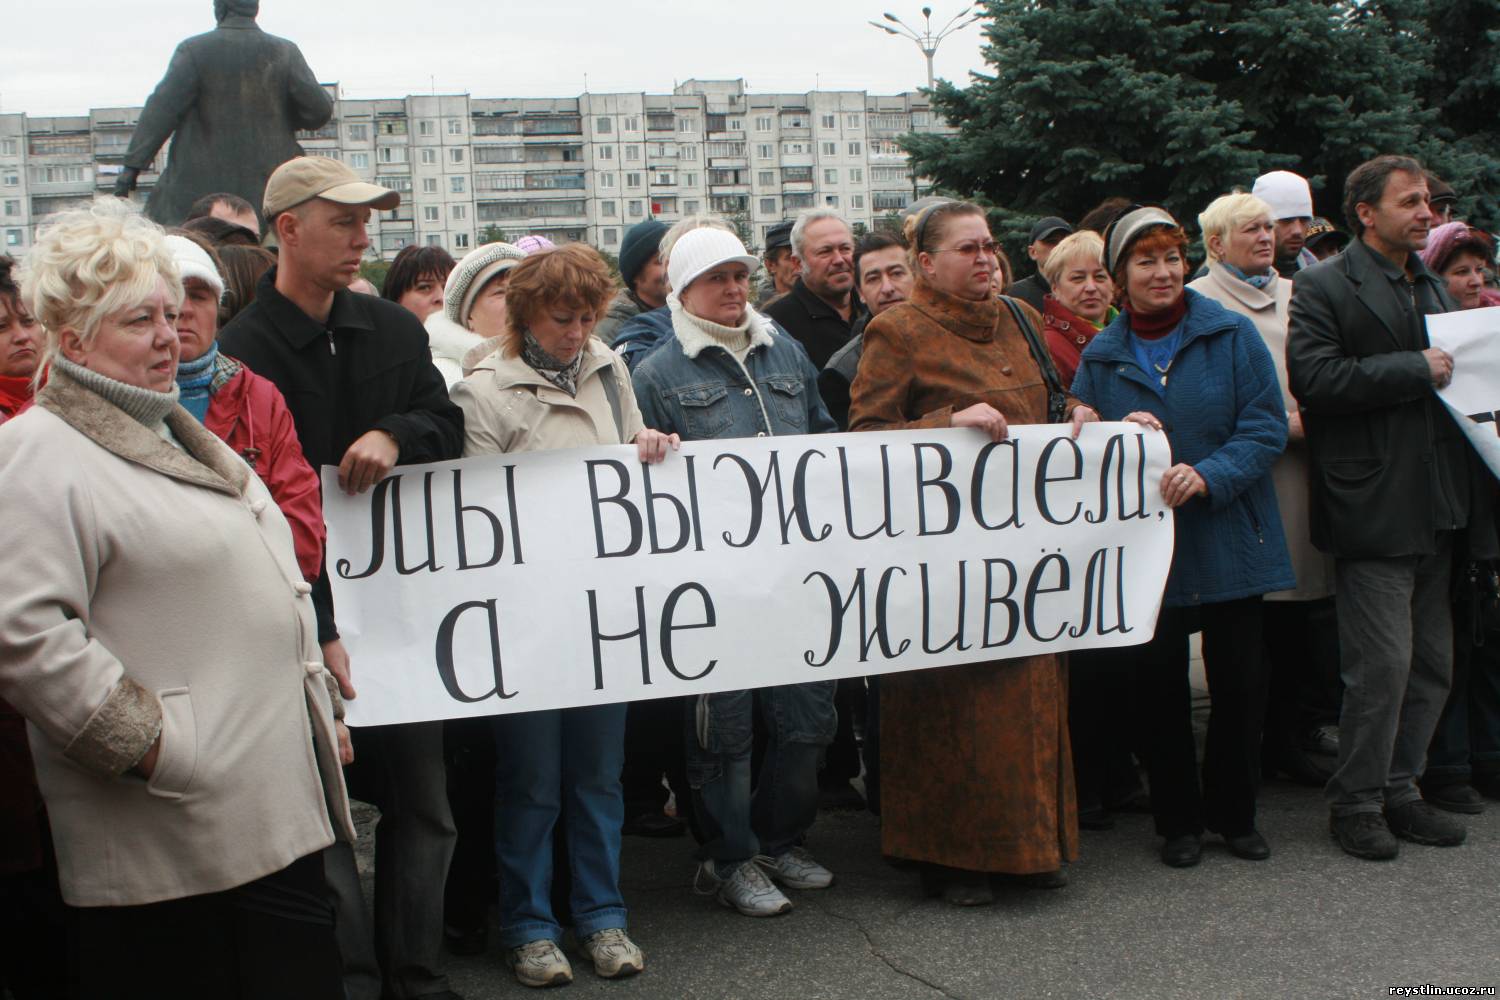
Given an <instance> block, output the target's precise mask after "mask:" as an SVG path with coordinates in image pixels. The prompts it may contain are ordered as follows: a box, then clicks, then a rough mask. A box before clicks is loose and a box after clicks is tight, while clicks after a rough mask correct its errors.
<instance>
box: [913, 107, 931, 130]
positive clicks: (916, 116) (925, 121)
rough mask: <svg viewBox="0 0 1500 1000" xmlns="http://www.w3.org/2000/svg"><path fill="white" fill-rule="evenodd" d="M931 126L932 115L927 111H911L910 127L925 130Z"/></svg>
mask: <svg viewBox="0 0 1500 1000" xmlns="http://www.w3.org/2000/svg"><path fill="white" fill-rule="evenodd" d="M931 124H932V113H931V112H929V111H913V112H912V113H911V127H912V128H925V127H926V126H928V125H931Z"/></svg>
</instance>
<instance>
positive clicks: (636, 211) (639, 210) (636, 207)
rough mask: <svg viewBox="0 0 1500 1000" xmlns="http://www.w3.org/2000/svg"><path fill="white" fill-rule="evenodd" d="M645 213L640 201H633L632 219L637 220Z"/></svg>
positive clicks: (631, 204)
mask: <svg viewBox="0 0 1500 1000" xmlns="http://www.w3.org/2000/svg"><path fill="white" fill-rule="evenodd" d="M643 211H644V210H643V209H642V208H641V203H640V202H638V201H632V202H631V203H630V217H631V218H632V219H634V218H637V217H638V216H640V215H641V213H642V212H643Z"/></svg>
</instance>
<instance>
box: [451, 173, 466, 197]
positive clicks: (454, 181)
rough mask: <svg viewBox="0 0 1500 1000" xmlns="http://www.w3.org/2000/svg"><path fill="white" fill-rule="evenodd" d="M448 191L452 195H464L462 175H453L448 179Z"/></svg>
mask: <svg viewBox="0 0 1500 1000" xmlns="http://www.w3.org/2000/svg"><path fill="white" fill-rule="evenodd" d="M448 190H449V191H450V192H452V193H453V194H463V193H464V179H463V175H461V174H455V175H454V176H452V177H450V178H448Z"/></svg>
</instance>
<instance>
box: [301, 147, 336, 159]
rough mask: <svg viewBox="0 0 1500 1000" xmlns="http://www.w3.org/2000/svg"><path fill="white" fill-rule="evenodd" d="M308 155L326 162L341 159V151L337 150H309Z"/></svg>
mask: <svg viewBox="0 0 1500 1000" xmlns="http://www.w3.org/2000/svg"><path fill="white" fill-rule="evenodd" d="M307 155H308V156H321V157H323V159H325V160H337V159H338V158H339V151H338V150H336V149H309V150H308V151H307Z"/></svg>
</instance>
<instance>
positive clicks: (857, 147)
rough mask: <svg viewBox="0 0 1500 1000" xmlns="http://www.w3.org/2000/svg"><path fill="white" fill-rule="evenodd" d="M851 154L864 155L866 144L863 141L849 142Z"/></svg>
mask: <svg viewBox="0 0 1500 1000" xmlns="http://www.w3.org/2000/svg"><path fill="white" fill-rule="evenodd" d="M849 155H850V156H864V155H865V144H864V143H862V142H851V143H849Z"/></svg>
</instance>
